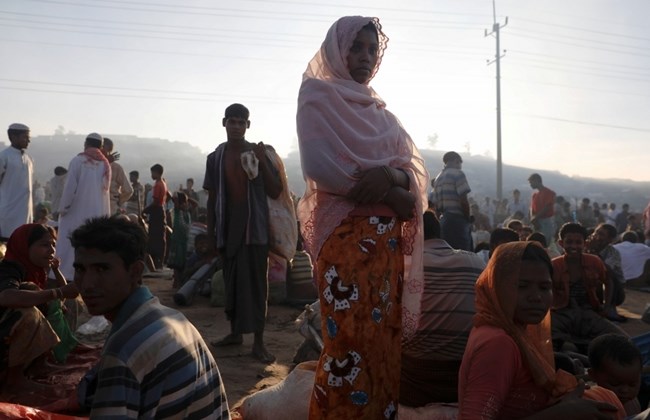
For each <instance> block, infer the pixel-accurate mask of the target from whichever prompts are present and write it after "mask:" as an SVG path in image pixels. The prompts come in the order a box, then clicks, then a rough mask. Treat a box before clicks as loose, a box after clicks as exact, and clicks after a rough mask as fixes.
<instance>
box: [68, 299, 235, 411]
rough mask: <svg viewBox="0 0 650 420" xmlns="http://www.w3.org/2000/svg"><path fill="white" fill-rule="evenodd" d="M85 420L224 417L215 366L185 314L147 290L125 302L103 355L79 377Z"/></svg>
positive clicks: (225, 405)
mask: <svg viewBox="0 0 650 420" xmlns="http://www.w3.org/2000/svg"><path fill="white" fill-rule="evenodd" d="M78 397H79V403H80V405H81V406H82V407H86V408H88V409H89V410H90V418H91V419H93V418H101V419H152V418H156V419H229V418H230V415H229V412H228V402H227V399H226V393H225V390H224V387H223V384H222V382H221V376H220V374H219V369H218V368H217V364H216V362H215V360H214V358H213V357H212V354H211V353H210V350H209V349H208V347H207V345H206V344H205V342H204V341H203V338H202V337H201V335H200V334H199V332H198V331H197V330H196V328H194V326H193V325H192V324H191V323H190V322H189V321H188V320H187V318H185V316H184V315H183V314H182V313H180V312H178V311H177V310H175V309H172V308H168V307H166V306H163V305H161V304H160V302H159V300H158V298H154V297H153V295H151V292H149V289H147V288H146V287H140V288H139V289H137V290H136V291H135V292H134V293H132V294H131V296H129V298H128V299H127V300H126V301H125V302H124V304H123V305H122V307H121V308H120V310H119V311H118V314H117V316H116V317H115V320H114V323H113V327H112V329H111V332H110V334H109V336H108V338H107V340H106V344H105V345H104V350H103V352H102V357H101V360H100V361H99V363H98V364H97V366H95V367H94V368H93V369H92V370H91V371H90V372H89V373H88V374H86V376H85V377H84V378H83V379H82V381H81V383H80V384H79V388H78Z"/></svg>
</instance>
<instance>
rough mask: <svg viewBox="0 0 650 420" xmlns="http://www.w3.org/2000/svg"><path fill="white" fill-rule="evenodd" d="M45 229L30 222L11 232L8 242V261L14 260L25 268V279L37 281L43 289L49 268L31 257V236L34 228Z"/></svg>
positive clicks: (6, 255)
mask: <svg viewBox="0 0 650 420" xmlns="http://www.w3.org/2000/svg"><path fill="white" fill-rule="evenodd" d="M36 228H40V229H43V225H41V224H38V223H30V224H26V225H22V226H20V227H19V228H17V229H16V230H14V232H13V233H12V234H11V236H10V237H9V242H7V253H6V254H5V258H4V259H5V260H6V261H14V262H17V263H19V264H20V265H22V266H23V268H25V279H24V280H25V281H31V282H32V283H36V285H38V287H40V288H41V289H43V288H45V283H46V282H47V268H44V267H39V266H37V265H34V264H33V263H32V262H31V260H30V259H29V246H30V245H29V236H30V235H31V234H32V232H33V231H34V229H36Z"/></svg>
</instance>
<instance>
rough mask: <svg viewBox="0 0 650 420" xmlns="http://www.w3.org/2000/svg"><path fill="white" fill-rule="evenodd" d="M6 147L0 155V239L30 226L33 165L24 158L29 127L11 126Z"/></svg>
mask: <svg viewBox="0 0 650 420" xmlns="http://www.w3.org/2000/svg"><path fill="white" fill-rule="evenodd" d="M7 135H8V136H9V142H10V143H11V144H10V146H9V147H7V148H6V149H5V150H3V151H2V152H0V238H6V239H8V238H9V237H10V236H11V233H12V232H13V231H14V230H15V229H16V228H17V227H19V226H21V225H24V224H25V223H32V219H33V214H32V211H33V209H32V208H33V202H32V177H33V173H34V161H33V160H32V158H31V157H30V156H29V155H28V154H27V152H26V150H27V146H28V145H29V127H27V126H26V125H25V124H19V123H15V124H11V125H10V126H9V129H8V130H7Z"/></svg>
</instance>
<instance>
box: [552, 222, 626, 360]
mask: <svg viewBox="0 0 650 420" xmlns="http://www.w3.org/2000/svg"><path fill="white" fill-rule="evenodd" d="M586 237H587V231H586V229H585V228H584V227H583V226H582V225H581V224H579V223H572V222H569V223H565V224H564V225H563V226H562V228H561V229H560V241H559V244H560V246H561V247H562V248H564V255H562V256H559V257H556V258H553V261H552V262H553V305H552V311H551V327H552V336H553V346H554V348H555V350H565V351H578V352H582V353H586V346H587V345H588V344H589V342H590V341H591V340H592V339H593V338H595V337H598V336H599V335H602V334H606V333H614V334H623V335H627V334H626V333H625V332H623V330H621V329H620V328H619V327H617V326H616V325H614V324H613V323H611V322H610V321H608V320H607V318H605V314H606V313H607V311H608V310H610V309H611V304H612V285H611V281H610V279H609V278H608V277H607V270H606V268H605V264H603V262H602V261H601V260H600V258H598V257H597V256H595V255H590V254H586V253H583V250H584V247H585V239H586ZM603 287H604V296H605V298H604V302H603V300H601V299H600V298H599V297H598V296H599V290H600V291H602V290H603Z"/></svg>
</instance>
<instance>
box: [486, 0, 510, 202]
mask: <svg viewBox="0 0 650 420" xmlns="http://www.w3.org/2000/svg"><path fill="white" fill-rule="evenodd" d="M495 1H496V0H492V17H493V19H492V20H493V23H492V32H489V33H488V31H487V29H486V30H485V36H486V37H487V36H488V35H493V36H494V38H495V39H496V41H497V48H496V54H495V56H494V59H493V60H488V63H487V65H488V66H489V65H490V64H492V63H496V65H497V198H498V199H499V200H501V199H502V198H503V162H502V160H501V57H503V55H501V45H500V41H499V31H500V29H501V28H503V27H504V26H506V25H507V24H508V17H507V16H506V22H505V23H504V24H503V25H500V24H499V23H498V22H497V12H496V4H495ZM505 52H506V51H505V50H504V51H503V53H504V55H505Z"/></svg>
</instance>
